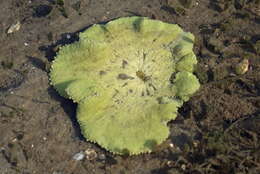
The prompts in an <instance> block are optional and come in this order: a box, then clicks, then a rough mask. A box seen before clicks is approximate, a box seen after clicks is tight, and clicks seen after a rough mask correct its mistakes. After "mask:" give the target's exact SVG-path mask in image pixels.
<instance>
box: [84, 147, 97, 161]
mask: <svg viewBox="0 0 260 174" xmlns="http://www.w3.org/2000/svg"><path fill="white" fill-rule="evenodd" d="M85 154H86V155H87V159H88V160H94V159H96V158H97V152H96V151H95V150H93V149H87V150H85Z"/></svg>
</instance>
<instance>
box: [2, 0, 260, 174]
mask: <svg viewBox="0 0 260 174" xmlns="http://www.w3.org/2000/svg"><path fill="white" fill-rule="evenodd" d="M63 2H64V3H63ZM134 15H138V16H147V17H150V18H153V19H158V20H162V21H165V22H169V23H177V24H179V25H180V26H181V27H183V29H184V30H185V31H190V32H192V33H193V34H194V35H195V37H196V42H195V47H194V51H195V53H196V55H197V58H198V61H199V65H198V67H197V69H196V74H197V76H198V77H199V80H200V82H201V83H202V86H201V88H200V90H199V91H198V92H197V93H196V94H195V95H194V96H193V97H192V98H191V100H190V101H189V102H187V103H185V104H184V106H183V107H182V108H181V109H180V110H179V115H178V117H177V119H176V120H175V121H172V122H170V123H169V124H168V125H169V127H170V128H171V134H170V137H169V138H168V139H167V141H165V142H164V143H163V144H161V145H160V146H158V147H157V148H156V149H155V150H154V152H153V153H150V154H142V155H138V156H130V157H129V156H118V155H113V154H111V153H109V152H107V151H106V150H104V149H102V148H100V147H99V146H98V145H96V144H93V143H89V142H87V141H86V140H85V139H84V138H83V137H82V135H81V134H80V129H79V126H78V124H77V122H76V120H75V110H76V105H75V104H73V103H72V102H71V101H69V100H66V99H64V98H62V97H60V96H59V95H58V94H57V93H56V91H55V90H54V89H53V88H52V87H51V86H50V85H49V82H48V71H49V67H50V62H51V61H52V60H53V58H54V56H55V51H56V50H57V47H59V45H63V44H67V43H71V42H74V41H75V40H77V35H78V32H79V31H82V30H84V29H85V28H87V27H88V26H90V25H91V24H94V23H102V22H107V21H109V20H111V19H115V18H118V17H122V16H134ZM17 22H20V28H19V27H16V28H14V29H13V30H10V26H12V25H13V24H17ZM8 32H9V34H7V33H8ZM0 43H1V47H0V173H1V174H34V173H36V174H73V173H74V174H87V173H88V174H92V173H93V174H104V173H107V174H110V173H111V174H190V173H191V174H204V173H205V174H208V173H212V174H214V173H216V174H217V173H221V174H259V173H260V150H259V149H260V109H259V108H260V56H259V55H260V1H259V0H197V1H196V0H192V1H189V0H179V1H178V0H168V1H167V0H70V1H69V0H64V1H61V0H46V1H40V0H31V1H29V0H26V1H20V0H8V1H4V0H1V2H0ZM243 59H248V60H249V69H248V71H247V72H246V73H245V74H242V75H238V74H236V73H235V67H236V65H237V64H239V62H240V61H242V60H243ZM86 150H87V151H88V152H91V153H90V155H86V156H85V158H84V159H83V160H80V161H76V160H75V159H73V156H74V155H75V154H77V153H78V152H81V151H83V152H84V151H86Z"/></svg>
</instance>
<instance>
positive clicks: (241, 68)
mask: <svg viewBox="0 0 260 174" xmlns="http://www.w3.org/2000/svg"><path fill="white" fill-rule="evenodd" d="M248 67H249V61H248V59H243V60H242V61H241V62H240V63H238V64H237V65H236V68H235V70H236V74H237V75H242V74H245V73H246V72H247V71H248Z"/></svg>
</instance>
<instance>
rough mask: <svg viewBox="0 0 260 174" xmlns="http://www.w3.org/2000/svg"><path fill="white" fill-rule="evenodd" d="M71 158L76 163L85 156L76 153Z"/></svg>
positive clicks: (81, 153)
mask: <svg viewBox="0 0 260 174" xmlns="http://www.w3.org/2000/svg"><path fill="white" fill-rule="evenodd" d="M72 158H73V159H74V160H76V161H81V160H83V159H84V158H85V154H84V152H82V151H81V152H79V153H76V154H75V155H74V156H73V157H72Z"/></svg>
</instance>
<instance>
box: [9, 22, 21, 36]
mask: <svg viewBox="0 0 260 174" xmlns="http://www.w3.org/2000/svg"><path fill="white" fill-rule="evenodd" d="M20 28H21V23H20V22H19V21H18V22H17V23H15V24H12V25H11V26H10V27H9V29H8V30H7V34H11V33H13V32H15V31H19V30H20Z"/></svg>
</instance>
